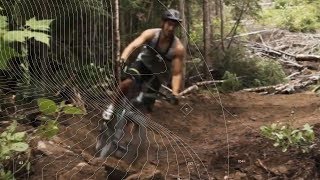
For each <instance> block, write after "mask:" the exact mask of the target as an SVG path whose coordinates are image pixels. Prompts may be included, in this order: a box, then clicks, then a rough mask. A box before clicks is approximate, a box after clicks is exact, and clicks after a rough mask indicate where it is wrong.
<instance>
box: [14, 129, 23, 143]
mask: <svg viewBox="0 0 320 180" xmlns="http://www.w3.org/2000/svg"><path fill="white" fill-rule="evenodd" d="M25 135H26V132H25V131H24V132H18V133H14V134H13V138H14V140H16V141H22V140H23V139H24V137H25Z"/></svg>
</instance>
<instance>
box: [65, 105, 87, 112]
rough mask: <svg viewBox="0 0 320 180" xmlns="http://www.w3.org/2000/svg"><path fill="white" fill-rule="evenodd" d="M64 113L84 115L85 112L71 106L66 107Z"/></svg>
mask: <svg viewBox="0 0 320 180" xmlns="http://www.w3.org/2000/svg"><path fill="white" fill-rule="evenodd" d="M63 112H64V113H65V114H84V112H83V111H82V110H81V109H80V108H77V107H70V106H66V107H64V108H63Z"/></svg>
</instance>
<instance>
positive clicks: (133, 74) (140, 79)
mask: <svg viewBox="0 0 320 180" xmlns="http://www.w3.org/2000/svg"><path fill="white" fill-rule="evenodd" d="M128 78H131V79H133V80H134V81H135V84H136V85H137V86H139V88H141V87H142V85H143V84H144V83H148V84H149V86H150V87H151V88H147V89H146V91H145V92H146V93H154V92H157V91H159V89H160V87H161V82H160V80H159V79H158V78H157V76H155V75H154V74H153V73H152V72H151V71H150V70H149V69H148V68H147V67H146V66H145V65H144V64H143V62H142V61H134V62H133V63H131V64H130V65H129V66H127V67H125V68H124V70H123V72H122V76H121V80H124V79H128ZM154 102H155V99H154V98H145V99H144V104H145V105H146V107H147V111H149V112H151V111H152V107H153V104H154Z"/></svg>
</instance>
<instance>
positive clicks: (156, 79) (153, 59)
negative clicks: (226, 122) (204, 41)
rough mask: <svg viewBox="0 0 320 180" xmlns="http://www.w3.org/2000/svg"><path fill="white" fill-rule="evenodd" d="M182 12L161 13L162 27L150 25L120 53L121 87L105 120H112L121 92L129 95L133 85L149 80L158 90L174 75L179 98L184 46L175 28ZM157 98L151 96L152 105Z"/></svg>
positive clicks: (170, 10) (150, 102)
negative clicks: (123, 65) (131, 55)
mask: <svg viewBox="0 0 320 180" xmlns="http://www.w3.org/2000/svg"><path fill="white" fill-rule="evenodd" d="M181 21H182V20H181V19H180V13H179V11H177V10H175V9H169V10H166V11H165V12H164V13H163V15H162V22H161V28H153V29H147V30H145V31H144V32H142V33H141V35H140V36H139V37H137V38H136V39H135V40H133V41H132V42H131V43H130V44H129V45H128V46H127V47H126V48H125V49H124V51H123V53H122V54H121V58H120V62H122V63H124V64H125V65H126V67H125V68H124V77H123V80H122V81H121V82H120V84H119V87H118V88H119V91H118V92H117V94H116V97H115V99H114V101H113V103H111V104H110V105H109V106H108V108H107V109H106V110H105V111H104V112H103V118H104V119H105V120H111V119H112V116H113V112H114V109H115V105H116V104H117V103H118V101H119V98H120V96H121V92H122V93H123V94H124V95H126V94H127V93H128V91H129V90H130V88H132V87H133V85H136V84H138V85H141V84H142V83H145V82H149V83H150V84H151V89H148V91H147V92H154V91H158V90H159V89H160V87H161V84H162V83H164V82H166V81H169V80H170V78H171V86H172V95H171V98H172V99H173V100H175V101H177V96H178V94H179V90H180V85H181V81H182V68H183V60H184V57H185V48H184V46H183V45H182V43H181V41H180V40H179V38H177V37H176V36H175V29H176V28H177V27H178V26H179V25H180V23H181ZM141 46H143V48H142V50H141V52H140V53H139V55H138V57H137V58H136V60H135V61H134V62H133V63H131V64H130V65H128V64H127V59H128V57H129V56H130V54H131V53H132V52H133V51H134V50H135V49H136V48H140V47H141ZM154 102H155V99H150V101H149V102H148V103H149V105H150V106H149V107H150V108H149V109H148V111H149V112H150V111H151V106H152V105H153V104H154Z"/></svg>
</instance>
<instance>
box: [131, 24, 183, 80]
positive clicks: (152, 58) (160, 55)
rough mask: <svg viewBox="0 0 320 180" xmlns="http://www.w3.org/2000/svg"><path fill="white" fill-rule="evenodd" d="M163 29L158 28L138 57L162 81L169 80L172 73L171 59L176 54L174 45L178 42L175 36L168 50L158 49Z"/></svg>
mask: <svg viewBox="0 0 320 180" xmlns="http://www.w3.org/2000/svg"><path fill="white" fill-rule="evenodd" d="M160 33H161V29H160V28H158V29H157V32H156V34H155V36H154V38H153V39H152V40H151V41H149V42H147V43H146V44H144V46H143V49H142V51H141V52H140V53H139V55H138V57H137V61H142V63H143V64H144V65H145V66H146V67H147V68H148V69H149V70H150V71H151V72H152V73H153V74H154V75H155V76H157V77H158V78H159V80H160V81H162V82H163V81H168V80H169V79H170V75H171V61H172V59H173V57H174V56H175V52H174V47H175V44H176V42H177V37H176V36H173V37H172V38H173V39H172V40H171V42H170V44H169V47H168V48H167V52H161V51H160V50H158V47H157V46H158V43H159V38H160Z"/></svg>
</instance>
